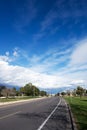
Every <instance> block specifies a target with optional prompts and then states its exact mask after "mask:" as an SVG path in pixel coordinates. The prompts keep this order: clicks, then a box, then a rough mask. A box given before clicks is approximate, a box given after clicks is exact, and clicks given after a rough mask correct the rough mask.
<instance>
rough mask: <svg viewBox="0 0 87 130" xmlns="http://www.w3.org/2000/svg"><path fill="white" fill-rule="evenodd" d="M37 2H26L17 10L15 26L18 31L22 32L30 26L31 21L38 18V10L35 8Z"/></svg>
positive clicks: (34, 0)
mask: <svg viewBox="0 0 87 130" xmlns="http://www.w3.org/2000/svg"><path fill="white" fill-rule="evenodd" d="M35 2H36V0H33V1H28V0H25V1H24V3H23V4H21V5H20V7H18V8H17V11H16V12H17V15H16V18H15V23H14V26H15V27H16V29H17V30H18V31H21V32H22V30H23V29H24V27H26V26H28V25H30V23H31V21H32V20H33V19H34V18H35V17H36V15H37V8H36V7H35Z"/></svg>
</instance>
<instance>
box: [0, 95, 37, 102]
mask: <svg viewBox="0 0 87 130" xmlns="http://www.w3.org/2000/svg"><path fill="white" fill-rule="evenodd" d="M31 98H38V96H34V97H33V96H24V97H16V98H0V102H11V101H19V100H27V99H31Z"/></svg>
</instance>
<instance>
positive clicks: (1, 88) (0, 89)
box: [0, 86, 6, 97]
mask: <svg viewBox="0 0 87 130" xmlns="http://www.w3.org/2000/svg"><path fill="white" fill-rule="evenodd" d="M5 88H6V87H5V86H0V97H1V96H2V94H1V92H2V90H3V89H5Z"/></svg>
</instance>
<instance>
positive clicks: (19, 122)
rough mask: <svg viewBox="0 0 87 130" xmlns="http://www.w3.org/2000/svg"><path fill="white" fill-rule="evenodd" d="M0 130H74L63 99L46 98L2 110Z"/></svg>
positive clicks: (0, 113)
mask: <svg viewBox="0 0 87 130" xmlns="http://www.w3.org/2000/svg"><path fill="white" fill-rule="evenodd" d="M0 130H72V129H71V125H70V119H69V113H68V110H67V106H66V104H65V102H64V100H63V99H61V98H58V97H51V98H45V99H41V100H36V101H32V102H26V103H21V104H13V105H11V106H5V107H2V108H0Z"/></svg>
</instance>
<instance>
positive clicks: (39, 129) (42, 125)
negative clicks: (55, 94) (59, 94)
mask: <svg viewBox="0 0 87 130" xmlns="http://www.w3.org/2000/svg"><path fill="white" fill-rule="evenodd" d="M60 103H61V100H60V101H59V103H58V104H57V106H56V107H55V108H54V110H53V111H52V112H51V113H50V115H49V116H48V117H47V118H46V120H45V121H44V122H43V123H42V124H41V126H40V127H39V128H38V129H37V130H41V129H42V128H43V127H44V125H45V124H46V123H47V121H48V120H49V118H50V117H51V116H52V115H53V113H54V112H55V111H56V109H57V108H58V106H59V105H60Z"/></svg>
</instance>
